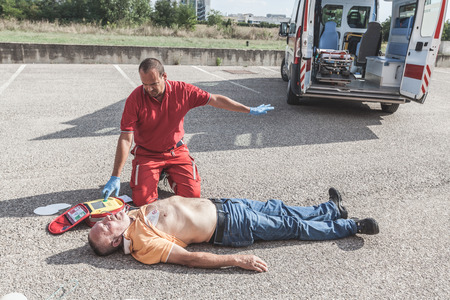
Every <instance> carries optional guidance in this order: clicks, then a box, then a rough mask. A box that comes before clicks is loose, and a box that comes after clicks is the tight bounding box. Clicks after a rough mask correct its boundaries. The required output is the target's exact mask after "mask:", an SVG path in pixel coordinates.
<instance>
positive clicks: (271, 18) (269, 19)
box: [224, 14, 289, 25]
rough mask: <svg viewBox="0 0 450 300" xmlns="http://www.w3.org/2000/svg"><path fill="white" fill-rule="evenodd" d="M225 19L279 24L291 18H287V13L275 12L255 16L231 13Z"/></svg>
mask: <svg viewBox="0 0 450 300" xmlns="http://www.w3.org/2000/svg"><path fill="white" fill-rule="evenodd" d="M224 19H231V20H233V21H234V22H237V23H248V24H261V23H263V22H264V23H269V24H277V25H279V24H280V23H281V22H288V21H289V18H287V17H286V15H275V14H267V15H266V16H265V17H263V16H255V15H253V14H230V15H228V16H225V17H224Z"/></svg>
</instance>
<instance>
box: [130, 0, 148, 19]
mask: <svg viewBox="0 0 450 300" xmlns="http://www.w3.org/2000/svg"><path fill="white" fill-rule="evenodd" d="M130 4H131V6H130V15H129V21H130V22H131V23H132V24H139V25H140V24H142V23H145V22H147V21H149V20H150V18H151V14H152V7H151V6H150V1H148V0H131V3H130Z"/></svg>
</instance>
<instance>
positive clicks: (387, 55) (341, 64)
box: [280, 0, 448, 113]
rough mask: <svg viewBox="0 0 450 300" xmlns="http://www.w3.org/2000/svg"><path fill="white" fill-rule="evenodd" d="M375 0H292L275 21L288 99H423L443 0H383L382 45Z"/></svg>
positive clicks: (395, 102)
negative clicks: (386, 19)
mask: <svg viewBox="0 0 450 300" xmlns="http://www.w3.org/2000/svg"><path fill="white" fill-rule="evenodd" d="M379 2H380V1H378V0H295V4H294V9H293V11H292V16H291V18H290V21H289V22H288V23H282V24H281V25H280V36H283V37H286V43H287V46H286V51H285V57H284V59H283V61H282V65H281V77H282V78H283V80H285V81H286V82H287V83H288V86H287V103H289V104H300V103H301V101H302V99H305V98H317V99H341V100H354V101H360V102H372V103H380V105H381V110H382V111H383V112H386V113H394V112H395V111H397V109H398V107H399V105H400V104H403V103H408V102H410V101H416V102H419V103H423V102H424V101H425V98H426V96H427V94H428V90H429V83H430V78H431V76H432V74H433V69H434V66H435V62H436V58H437V55H438V49H439V45H440V41H441V35H442V31H443V26H444V20H445V12H446V8H447V4H448V3H447V2H448V0H417V1H416V0H390V1H389V0H388V1H385V2H389V3H390V4H391V5H392V11H391V12H392V13H391V27H390V32H389V39H388V41H387V45H386V49H383V50H382V49H381V45H382V44H381V41H382V38H381V35H382V33H381V23H380V22H379V20H378V15H379ZM319 101H320V100H319Z"/></svg>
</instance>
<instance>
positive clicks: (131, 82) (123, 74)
mask: <svg viewBox="0 0 450 300" xmlns="http://www.w3.org/2000/svg"><path fill="white" fill-rule="evenodd" d="M114 68H116V69H117V71H119V73H120V74H122V76H123V77H124V78H125V79H126V80H127V81H128V82H129V83H130V84H131V86H132V87H134V88H136V87H137V86H138V85H137V84H136V83H134V82H133V80H131V79H130V77H128V75H127V74H125V72H124V71H122V69H121V68H120V67H119V66H118V65H114Z"/></svg>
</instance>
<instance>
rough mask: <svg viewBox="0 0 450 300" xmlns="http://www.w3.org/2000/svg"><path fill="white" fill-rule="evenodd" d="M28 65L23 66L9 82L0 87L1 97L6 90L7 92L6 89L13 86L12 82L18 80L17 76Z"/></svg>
mask: <svg viewBox="0 0 450 300" xmlns="http://www.w3.org/2000/svg"><path fill="white" fill-rule="evenodd" d="M25 66H26V65H21V66H20V68H19V69H18V70H17V71H16V73H14V74H13V76H11V78H9V80H8V81H7V82H5V83H4V84H3V85H2V86H0V95H1V94H2V93H3V91H4V90H6V88H7V87H8V86H9V85H10V84H11V82H13V81H14V79H16V77H17V76H19V74H20V72H22V71H23V69H25Z"/></svg>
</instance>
